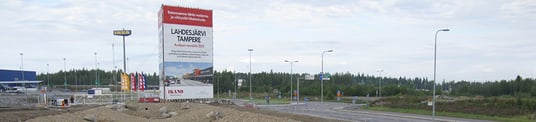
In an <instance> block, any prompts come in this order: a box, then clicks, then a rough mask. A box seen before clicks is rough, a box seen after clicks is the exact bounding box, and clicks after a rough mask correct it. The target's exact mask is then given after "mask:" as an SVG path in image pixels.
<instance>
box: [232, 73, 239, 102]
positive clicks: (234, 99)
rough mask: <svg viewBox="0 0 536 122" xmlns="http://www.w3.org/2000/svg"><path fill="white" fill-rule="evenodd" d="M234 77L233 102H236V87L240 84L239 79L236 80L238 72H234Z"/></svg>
mask: <svg viewBox="0 0 536 122" xmlns="http://www.w3.org/2000/svg"><path fill="white" fill-rule="evenodd" d="M233 76H234V95H233V101H236V94H237V92H236V86H237V85H238V84H237V82H238V79H236V71H233Z"/></svg>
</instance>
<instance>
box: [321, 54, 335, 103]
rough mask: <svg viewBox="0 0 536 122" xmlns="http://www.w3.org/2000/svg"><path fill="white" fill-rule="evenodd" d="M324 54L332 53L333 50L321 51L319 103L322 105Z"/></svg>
mask: <svg viewBox="0 0 536 122" xmlns="http://www.w3.org/2000/svg"><path fill="white" fill-rule="evenodd" d="M326 52H333V50H325V51H322V66H321V68H322V71H321V72H320V87H321V89H320V92H321V94H320V103H324V78H323V77H324V53H326Z"/></svg>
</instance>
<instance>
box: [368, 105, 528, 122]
mask: <svg viewBox="0 0 536 122" xmlns="http://www.w3.org/2000/svg"><path fill="white" fill-rule="evenodd" d="M368 110H376V111H387V112H399V113H411V114H421V115H431V114H432V111H431V110H421V109H400V108H388V107H378V106H375V107H369V108H368ZM436 115H437V116H448V117H457V118H468V119H481V120H493V121H501V122H533V121H534V120H529V118H528V116H529V115H519V116H514V117H499V116H487V115H477V114H467V113H455V112H442V111H436Z"/></svg>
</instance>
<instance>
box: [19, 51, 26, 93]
mask: <svg viewBox="0 0 536 122" xmlns="http://www.w3.org/2000/svg"><path fill="white" fill-rule="evenodd" d="M23 56H24V54H23V53H20V72H21V75H22V80H23V81H24V71H23V69H24V58H23ZM24 85H26V84H24ZM24 87H26V86H24Z"/></svg>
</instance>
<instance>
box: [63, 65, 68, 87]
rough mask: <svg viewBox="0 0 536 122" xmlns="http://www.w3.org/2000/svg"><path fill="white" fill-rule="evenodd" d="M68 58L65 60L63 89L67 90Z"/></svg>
mask: <svg viewBox="0 0 536 122" xmlns="http://www.w3.org/2000/svg"><path fill="white" fill-rule="evenodd" d="M66 60H67V58H63V87H64V89H67V65H66V63H65V62H66Z"/></svg>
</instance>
